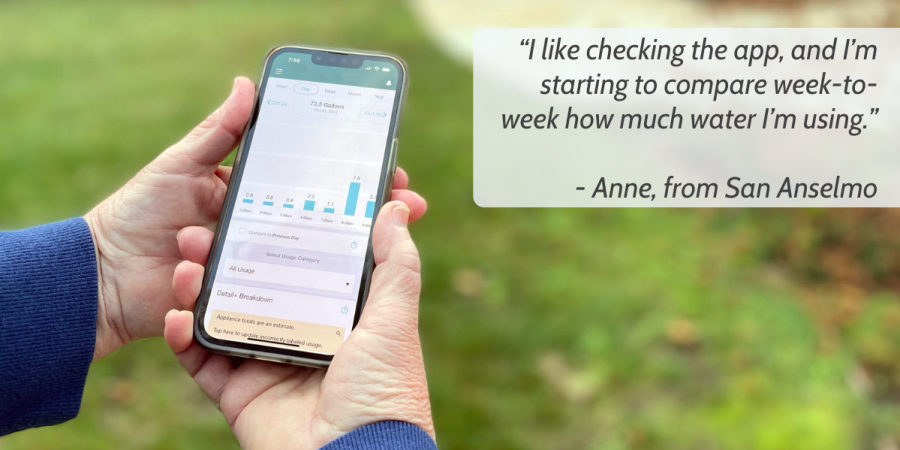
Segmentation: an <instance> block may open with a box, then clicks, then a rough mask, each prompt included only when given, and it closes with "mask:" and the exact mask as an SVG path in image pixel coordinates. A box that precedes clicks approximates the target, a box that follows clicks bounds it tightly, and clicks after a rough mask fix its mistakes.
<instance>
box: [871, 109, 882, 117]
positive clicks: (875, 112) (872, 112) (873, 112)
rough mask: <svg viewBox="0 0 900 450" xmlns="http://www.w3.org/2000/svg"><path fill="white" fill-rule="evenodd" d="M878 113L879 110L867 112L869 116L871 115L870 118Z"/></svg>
mask: <svg viewBox="0 0 900 450" xmlns="http://www.w3.org/2000/svg"><path fill="white" fill-rule="evenodd" d="M878 111H881V108H872V110H871V111H869V115H872V116H874V115H877V114H878Z"/></svg>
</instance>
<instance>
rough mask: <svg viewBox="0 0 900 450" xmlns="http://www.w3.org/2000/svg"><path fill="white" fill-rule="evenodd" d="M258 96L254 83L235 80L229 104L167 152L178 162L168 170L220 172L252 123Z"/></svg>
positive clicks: (225, 104)
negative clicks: (199, 169) (212, 170)
mask: <svg viewBox="0 0 900 450" xmlns="http://www.w3.org/2000/svg"><path fill="white" fill-rule="evenodd" d="M254 95H255V87H254V85H253V82H252V81H250V80H249V79H247V78H244V77H238V78H235V80H234V85H233V86H232V89H231V95H229V96H228V98H227V99H226V100H225V103H223V104H222V106H220V107H219V108H218V109H216V110H215V111H213V113H212V114H210V115H209V117H207V118H206V119H205V120H204V121H203V122H201V123H200V125H197V127H196V128H194V129H193V130H191V132H190V133H188V135H187V136H185V137H184V139H182V140H181V141H180V142H178V143H177V144H175V145H173V146H172V147H171V148H169V149H168V150H167V151H166V154H167V155H168V156H171V157H172V158H171V160H172V161H173V162H174V164H171V165H170V166H167V167H166V168H167V169H168V170H171V171H173V172H186V171H192V170H196V169H198V168H201V169H213V168H217V167H218V164H219V163H220V162H222V160H224V159H225V157H226V156H228V154H229V153H231V151H232V150H234V147H235V146H236V145H237V144H238V142H239V141H240V139H241V133H242V132H243V130H244V125H246V124H247V121H248V120H249V119H250V112H251V110H252V109H253V98H254ZM179 166H180V167H179Z"/></svg>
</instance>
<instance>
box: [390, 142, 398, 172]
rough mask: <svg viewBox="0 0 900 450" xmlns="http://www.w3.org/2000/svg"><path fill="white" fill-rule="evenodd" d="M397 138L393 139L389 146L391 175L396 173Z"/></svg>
mask: <svg viewBox="0 0 900 450" xmlns="http://www.w3.org/2000/svg"><path fill="white" fill-rule="evenodd" d="M398 142H399V141H398V140H397V138H394V142H393V143H392V144H391V173H392V174H394V173H397V144H398Z"/></svg>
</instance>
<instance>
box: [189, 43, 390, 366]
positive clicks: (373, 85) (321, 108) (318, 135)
mask: <svg viewBox="0 0 900 450" xmlns="http://www.w3.org/2000/svg"><path fill="white" fill-rule="evenodd" d="M406 86H407V69H406V64H405V63H404V62H403V61H402V60H401V59H399V58H397V57H396V56H392V55H387V54H382V53H372V52H361V51H354V50H342V49H327V48H312V47H279V48H275V49H273V50H271V51H270V52H269V53H268V55H267V56H266V60H265V65H264V69H263V74H262V80H261V81H260V83H259V87H258V89H257V95H256V101H255V105H254V109H253V114H252V116H251V119H250V121H249V123H248V124H247V127H246V129H245V130H244V136H243V140H242V142H241V144H240V146H239V147H238V151H237V156H236V158H235V161H234V169H233V172H232V175H231V180H230V182H229V184H228V191H227V195H226V199H225V203H224V205H223V207H222V214H221V217H220V218H219V223H218V227H217V229H216V234H215V238H214V240H213V246H212V249H211V252H210V257H209V261H208V263H207V266H206V274H205V276H204V279H203V287H202V290H201V292H200V296H199V298H198V299H197V306H196V308H195V311H194V315H195V323H194V338H195V339H196V340H197V342H198V343H199V344H200V345H202V346H203V347H205V348H207V349H209V350H212V351H216V352H220V353H226V354H230V355H234V356H240V357H246V358H256V359H263V360H268V361H277V362H286V363H291V364H300V365H306V366H314V367H324V366H327V365H328V364H330V362H331V360H332V358H333V357H334V354H335V352H337V350H338V348H340V346H341V344H342V343H343V342H344V341H346V340H347V338H348V336H349V335H350V333H351V332H352V330H353V328H354V327H355V326H356V323H357V322H358V321H359V317H360V314H361V313H362V309H363V306H364V305H365V301H366V295H367V294H368V289H369V281H370V279H371V275H372V270H373V269H374V261H373V256H372V226H373V224H374V221H375V215H376V214H377V213H378V211H379V209H380V207H381V205H382V204H383V203H384V202H385V201H387V200H388V199H390V195H391V185H392V184H393V176H394V171H395V168H396V160H397V139H396V133H397V123H398V120H399V118H400V109H401V106H402V104H403V99H404V96H405V93H406Z"/></svg>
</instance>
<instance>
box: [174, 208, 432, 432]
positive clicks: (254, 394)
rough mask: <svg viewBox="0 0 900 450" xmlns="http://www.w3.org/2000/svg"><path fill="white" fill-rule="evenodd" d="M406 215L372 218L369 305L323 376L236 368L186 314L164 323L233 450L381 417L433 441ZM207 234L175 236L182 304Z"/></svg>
mask: <svg viewBox="0 0 900 450" xmlns="http://www.w3.org/2000/svg"><path fill="white" fill-rule="evenodd" d="M423 205H424V204H423ZM422 212H424V210H423V211H414V213H415V214H416V215H420V214H421V213H422ZM409 216H410V209H409V207H407V205H406V204H404V203H402V202H399V201H392V202H390V203H387V204H385V205H384V207H383V208H382V209H381V211H380V212H379V214H378V218H377V219H376V222H375V227H374V229H373V235H372V240H373V251H374V255H375V263H376V269H375V273H374V274H373V277H372V285H371V289H370V294H369V299H368V301H367V303H366V307H365V309H364V310H363V314H362V317H361V318H360V321H359V324H358V325H357V327H356V328H355V329H354V330H353V332H352V333H350V336H349V337H348V338H347V340H346V341H345V342H344V344H343V345H342V346H341V347H340V349H339V350H338V352H337V354H335V357H334V360H333V362H332V364H331V366H330V367H329V368H328V370H327V371H326V370H324V369H310V368H305V367H298V366H291V365H285V364H277V363H271V362H266V361H258V360H241V363H240V364H238V365H236V364H235V363H234V361H235V360H234V359H233V358H231V357H229V356H225V355H221V354H215V353H210V352H209V351H207V350H205V349H204V348H202V347H200V346H199V345H198V344H197V343H196V342H194V341H193V336H192V334H193V333H192V331H193V314H192V313H191V312H190V311H180V312H178V311H175V310H173V311H171V312H169V314H168V315H167V316H166V328H165V338H166V342H168V344H169V346H170V347H171V348H172V350H173V351H174V352H175V354H176V355H177V356H178V360H179V361H180V362H181V364H182V365H183V366H184V368H185V369H186V370H187V372H188V373H189V374H190V375H191V376H192V377H193V378H194V381H196V382H197V384H199V385H200V387H201V388H202V389H203V390H204V391H205V392H206V393H207V394H208V395H209V396H210V398H212V399H213V401H215V402H216V404H217V405H218V406H219V408H220V409H221V411H222V413H223V414H224V415H225V420H226V421H227V422H228V424H229V425H230V426H231V430H232V432H233V433H234V436H235V437H236V438H237V440H238V442H239V443H240V445H241V448H244V449H269V448H271V449H285V448H290V449H315V448H319V447H322V446H323V445H325V444H327V443H328V442H331V441H332V440H334V439H337V438H338V437H340V436H341V435H343V434H345V433H348V432H350V431H351V430H353V429H355V428H359V427H361V426H363V425H368V424H371V423H375V422H380V421H385V420H398V421H403V422H409V423H412V424H414V425H418V426H419V427H421V428H423V429H424V430H425V431H426V432H428V434H430V435H431V437H432V438H434V425H433V424H432V420H431V405H430V403H429V399H428V386H427V384H426V381H425V367H424V364H423V361H422V350H421V346H420V344H419V331H418V306H419V290H420V284H421V279H420V276H419V254H418V251H417V250H416V246H415V244H414V243H413V241H412V239H411V238H410V235H409V231H408V230H407V227H406V225H407V222H408V220H409ZM211 234H212V232H211V231H209V230H207V229H205V228H201V227H191V228H186V229H184V230H182V232H181V233H179V235H178V244H179V247H180V248H181V249H182V253H183V254H184V255H185V258H187V259H188V260H187V261H183V262H182V263H181V264H180V265H179V266H178V267H177V268H176V270H175V275H174V279H173V286H174V288H175V293H176V296H177V297H178V298H179V300H181V301H182V303H183V304H185V305H188V304H191V302H193V301H194V299H196V298H197V296H198V294H199V293H200V286H201V281H202V276H203V267H202V266H201V265H200V264H204V263H205V262H206V259H207V256H208V252H209V243H210V242H211ZM198 248H202V250H201V251H198Z"/></svg>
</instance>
